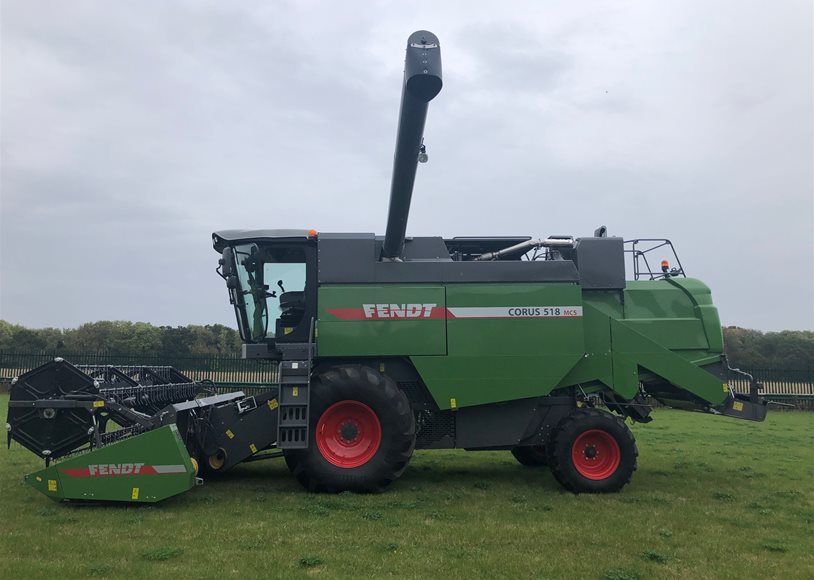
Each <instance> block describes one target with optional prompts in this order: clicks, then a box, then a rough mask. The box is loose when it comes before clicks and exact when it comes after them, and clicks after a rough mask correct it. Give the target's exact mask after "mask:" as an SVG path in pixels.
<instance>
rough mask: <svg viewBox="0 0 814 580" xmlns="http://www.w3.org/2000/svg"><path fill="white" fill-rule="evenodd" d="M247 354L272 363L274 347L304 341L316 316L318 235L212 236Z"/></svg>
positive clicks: (257, 233)
mask: <svg viewBox="0 0 814 580" xmlns="http://www.w3.org/2000/svg"><path fill="white" fill-rule="evenodd" d="M212 241H213V245H214V247H215V249H216V250H217V251H219V252H220V253H221V259H220V260H219V265H218V269H217V272H218V274H220V276H221V277H222V278H223V279H224V280H226V286H227V288H228V289H229V300H230V302H231V303H232V304H233V305H234V307H235V316H236V318H237V324H238V328H239V329H240V336H241V338H242V339H243V342H244V344H247V345H248V344H260V345H266V346H267V349H265V348H263V349H259V350H258V349H256V348H250V349H248V350H247V351H246V352H256V353H258V355H259V354H261V353H262V356H264V358H275V357H274V352H275V350H276V349H275V348H274V347H275V345H276V344H278V343H292V342H307V341H308V340H309V335H310V331H311V320H312V319H314V318H315V317H316V285H317V284H316V232H314V231H313V230H310V231H309V230H257V231H246V230H227V231H221V232H215V233H214V234H213V235H212Z"/></svg>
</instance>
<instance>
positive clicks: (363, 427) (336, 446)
mask: <svg viewBox="0 0 814 580" xmlns="http://www.w3.org/2000/svg"><path fill="white" fill-rule="evenodd" d="M316 431H317V432H316V439H317V449H319V452H320V453H321V454H322V456H323V457H324V458H325V460H326V461H328V463H331V464H333V465H336V466H337V467H344V468H346V469H350V468H353V467H359V466H360V465H364V464H365V463H367V462H368V461H370V459H371V458H372V457H373V456H374V455H376V451H378V450H379V445H380V444H381V442H382V426H381V423H379V418H378V417H377V416H376V413H374V412H373V409H371V408H370V407H368V406H367V405H365V404H364V403H360V402H359V401H339V402H338V403H334V404H333V405H331V406H330V407H328V408H327V409H325V412H324V413H322V416H321V417H320V418H319V422H318V423H317V430H316Z"/></svg>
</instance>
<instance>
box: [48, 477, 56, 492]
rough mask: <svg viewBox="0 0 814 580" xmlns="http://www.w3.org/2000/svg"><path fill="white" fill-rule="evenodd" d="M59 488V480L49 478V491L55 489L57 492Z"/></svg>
mask: <svg viewBox="0 0 814 580" xmlns="http://www.w3.org/2000/svg"><path fill="white" fill-rule="evenodd" d="M56 490H57V480H56V479H49V480H48V491H53V492H55V493H56Z"/></svg>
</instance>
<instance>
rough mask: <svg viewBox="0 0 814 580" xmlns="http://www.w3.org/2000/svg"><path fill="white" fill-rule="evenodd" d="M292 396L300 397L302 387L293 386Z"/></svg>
mask: <svg viewBox="0 0 814 580" xmlns="http://www.w3.org/2000/svg"><path fill="white" fill-rule="evenodd" d="M291 396H292V397H299V396H300V388H299V387H291Z"/></svg>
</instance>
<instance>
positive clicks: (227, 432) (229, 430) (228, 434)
mask: <svg viewBox="0 0 814 580" xmlns="http://www.w3.org/2000/svg"><path fill="white" fill-rule="evenodd" d="M226 436H227V437H228V438H229V439H234V438H235V434H234V433H232V430H231V429H227V430H226Z"/></svg>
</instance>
